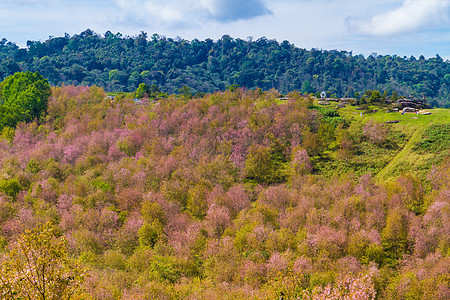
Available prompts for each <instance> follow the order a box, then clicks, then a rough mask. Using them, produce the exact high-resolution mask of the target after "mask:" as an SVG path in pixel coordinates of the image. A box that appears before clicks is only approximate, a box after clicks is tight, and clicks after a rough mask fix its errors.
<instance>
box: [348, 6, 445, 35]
mask: <svg viewBox="0 0 450 300" xmlns="http://www.w3.org/2000/svg"><path fill="white" fill-rule="evenodd" d="M449 6H450V1H449V0H405V1H404V2H403V4H402V6H400V7H399V8H397V9H393V10H390V11H388V12H386V13H382V14H377V15H374V16H372V17H371V18H369V20H363V19H361V18H359V19H349V20H348V24H349V27H350V28H351V29H352V30H355V31H358V32H361V33H364V34H369V35H374V36H394V35H399V34H405V33H411V32H415V31H418V30H420V29H423V28H426V27H429V26H430V25H436V24H439V23H440V22H445V21H446V15H447V9H448V8H449Z"/></svg>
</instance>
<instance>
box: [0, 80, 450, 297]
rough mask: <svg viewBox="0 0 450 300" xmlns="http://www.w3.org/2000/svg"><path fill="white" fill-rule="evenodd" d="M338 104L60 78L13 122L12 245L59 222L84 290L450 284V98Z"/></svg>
mask: <svg viewBox="0 0 450 300" xmlns="http://www.w3.org/2000/svg"><path fill="white" fill-rule="evenodd" d="M336 104H337V103H334V104H331V105H328V106H322V105H320V104H319V102H318V101H317V99H315V98H313V97H311V96H305V95H302V94H300V93H297V92H293V93H289V94H288V95H287V97H286V98H281V95H280V94H279V92H277V91H276V90H270V91H267V92H264V91H261V90H248V89H243V88H237V89H234V90H233V91H230V90H227V91H224V92H216V93H213V94H207V95H205V96H203V97H193V98H191V97H190V95H189V94H184V95H178V96H177V95H170V96H168V97H167V98H163V99H159V100H158V101H150V100H149V99H147V98H145V97H144V99H143V100H141V101H134V100H133V98H132V97H127V96H124V95H117V96H116V97H107V94H106V93H105V91H104V90H103V89H102V88H100V87H85V86H73V85H69V86H62V87H53V88H52V96H51V98H50V100H49V102H48V107H47V115H46V116H44V117H42V118H41V119H40V121H39V122H38V121H37V120H35V121H34V122H31V123H23V122H22V123H19V124H18V125H17V128H15V129H13V128H9V127H5V128H4V129H3V131H2V136H1V139H0V166H1V171H2V172H1V174H0V249H1V250H2V251H3V253H2V254H3V255H4V254H6V253H10V252H8V251H10V250H9V249H13V248H9V247H14V245H15V244H14V241H16V240H17V239H18V238H19V237H20V235H21V234H22V233H23V232H24V231H25V230H26V229H32V228H34V227H35V226H36V225H38V224H41V223H45V222H47V221H50V222H52V224H53V225H52V226H53V229H54V232H55V233H56V236H57V237H65V238H66V240H67V252H68V253H69V258H70V259H71V260H73V261H77V262H78V263H80V264H81V265H82V266H83V267H86V268H88V271H87V275H88V276H87V277H86V279H85V281H84V283H83V285H82V286H81V288H78V289H77V290H76V295H77V296H79V298H80V299H81V298H82V299H89V297H92V298H94V299H278V298H279V297H280V296H284V297H285V298H286V299H297V297H300V298H302V299H322V298H321V297H325V296H326V295H334V296H336V297H342V295H348V296H349V297H352V295H355V294H356V293H357V294H358V295H360V299H373V298H374V296H375V295H376V297H377V299H406V298H413V299H445V298H448V297H449V296H450V291H449V290H448V286H449V283H450V282H449V277H448V269H449V267H450V258H449V254H450V251H449V249H450V236H449V231H448V217H449V211H450V210H449V208H450V206H449V205H450V201H449V199H450V197H449V189H450V185H449V183H450V160H449V148H450V147H449V144H450V141H449V135H448V131H449V124H450V114H449V111H448V110H446V109H432V110H429V111H430V112H431V115H416V114H412V113H406V114H403V115H402V114H400V113H399V112H392V113H388V112H385V107H383V106H373V107H372V106H366V107H365V110H359V109H357V108H358V107H357V106H352V105H347V106H346V107H343V108H339V109H336V108H334V106H335V105H336ZM375 110H377V111H375ZM363 111H364V115H363V114H362V112H363ZM391 120H399V121H400V122H399V123H395V124H386V121H391ZM2 260H3V259H0V261H2ZM0 276H1V274H0ZM2 287H3V286H2V285H0V292H4V291H5V290H4V289H3V288H2Z"/></svg>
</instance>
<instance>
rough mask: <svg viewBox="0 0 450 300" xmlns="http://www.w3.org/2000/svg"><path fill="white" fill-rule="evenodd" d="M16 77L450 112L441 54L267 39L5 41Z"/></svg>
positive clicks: (2, 74)
mask: <svg viewBox="0 0 450 300" xmlns="http://www.w3.org/2000/svg"><path fill="white" fill-rule="evenodd" d="M17 71H32V72H35V71H39V72H40V74H42V75H43V76H44V77H45V78H47V79H48V80H49V82H50V83H51V84H52V85H61V84H66V85H67V84H75V85H97V86H100V87H103V88H105V90H107V91H134V90H136V88H137V87H138V86H139V84H140V83H146V84H148V85H151V84H156V85H157V86H158V87H159V88H160V89H161V90H162V91H163V92H167V93H176V92H178V90H179V89H180V88H182V87H183V86H187V87H189V88H191V91H193V92H194V93H195V92H213V91H217V90H224V89H226V87H227V86H230V85H233V84H236V85H239V86H243V87H246V88H249V89H253V88H261V89H263V90H269V89H271V88H275V89H278V90H279V91H280V92H282V93H287V92H289V91H293V90H299V91H301V92H307V93H318V92H320V91H323V90H325V91H328V92H329V93H330V94H335V95H336V96H338V97H344V96H350V97H353V96H354V95H355V93H356V92H358V93H361V92H364V91H365V90H368V89H370V90H379V91H387V92H388V93H392V92H394V91H395V92H397V93H398V94H399V95H405V96H409V95H411V94H412V95H413V96H414V97H420V98H422V97H427V99H428V102H429V103H430V104H431V105H432V106H445V107H449V106H450V64H449V62H448V61H444V60H443V59H442V58H441V57H440V56H439V55H436V57H434V58H430V59H425V58H424V57H423V56H420V57H419V58H417V59H416V58H415V57H410V58H407V57H399V56H396V55H385V56H381V55H378V56H377V55H375V54H374V55H371V56H369V57H367V58H365V57H364V56H363V55H353V54H352V53H351V52H347V51H337V50H332V51H323V50H318V49H311V50H305V49H301V48H297V47H296V46H294V45H292V44H290V43H289V42H288V41H283V42H282V43H279V42H277V41H275V40H269V39H266V38H264V37H263V38H260V39H258V40H256V41H252V40H242V39H234V38H232V37H230V36H228V35H225V36H223V37H222V38H221V39H219V40H218V41H213V40H211V39H207V40H205V41H199V40H196V39H195V40H193V41H187V40H183V39H181V38H175V39H172V38H166V37H163V36H159V35H158V34H154V35H153V36H151V37H148V36H147V34H146V33H145V32H141V34H139V35H138V36H134V37H130V36H122V35H121V34H120V33H117V34H113V33H111V32H109V31H108V32H106V33H105V34H103V35H100V34H96V33H94V32H93V31H92V30H86V31H83V32H81V33H80V34H77V35H74V36H69V35H67V34H66V35H65V36H64V37H51V38H49V39H48V40H46V41H43V42H41V41H29V42H28V43H27V48H26V49H21V48H19V47H18V46H17V45H15V44H14V43H12V42H8V41H7V40H6V39H3V40H2V41H1V42H0V79H1V80H3V79H4V78H6V77H7V76H8V75H11V74H13V73H15V72H17Z"/></svg>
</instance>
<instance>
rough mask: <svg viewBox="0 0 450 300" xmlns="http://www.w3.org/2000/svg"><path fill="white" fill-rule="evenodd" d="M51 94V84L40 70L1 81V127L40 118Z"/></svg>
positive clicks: (19, 73)
mask: <svg viewBox="0 0 450 300" xmlns="http://www.w3.org/2000/svg"><path fill="white" fill-rule="evenodd" d="M50 95H51V91H50V85H49V84H48V82H47V80H46V79H44V78H43V77H42V76H41V75H40V74H39V73H38V72H35V73H31V72H25V73H21V72H18V73H15V74H14V75H11V76H8V77H7V78H6V79H5V80H4V81H3V82H1V83H0V128H3V127H4V126H9V127H15V126H16V124H17V123H19V122H21V121H25V122H30V121H32V120H34V119H35V118H39V117H40V116H41V114H42V113H43V112H45V111H46V110H47V102H48V99H49V97H50Z"/></svg>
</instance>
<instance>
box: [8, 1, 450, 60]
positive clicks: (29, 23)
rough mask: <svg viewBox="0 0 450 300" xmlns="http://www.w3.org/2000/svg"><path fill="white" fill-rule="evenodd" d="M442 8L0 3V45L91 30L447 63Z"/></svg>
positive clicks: (426, 4)
mask: <svg viewBox="0 0 450 300" xmlns="http://www.w3.org/2000/svg"><path fill="white" fill-rule="evenodd" d="M449 11H450V0H0V38H6V39H8V40H9V41H12V42H15V43H16V44H17V45H19V46H21V47H24V46H25V45H26V41H27V40H42V41H44V40H46V39H48V38H49V36H50V35H51V36H63V35H64V33H68V34H70V35H73V34H77V33H80V32H81V31H83V30H85V29H88V28H89V29H92V30H94V31H95V32H97V33H99V34H103V33H105V32H106V31H108V30H110V31H112V32H114V33H116V32H121V33H122V34H123V35H131V36H134V35H138V34H139V33H140V32H141V31H145V32H147V33H148V34H149V36H151V35H152V34H153V33H158V34H160V35H165V36H167V37H177V36H179V37H181V38H184V39H187V40H191V39H194V38H198V39H200V40H203V39H206V38H212V39H214V40H217V39H219V38H220V37H221V36H223V35H225V34H229V35H231V36H232V37H235V38H243V39H247V38H248V37H252V38H253V39H254V40H256V39H258V38H260V37H263V36H264V37H266V38H268V39H276V40H277V41H279V42H281V41H283V40H288V41H290V42H291V43H293V44H295V45H296V46H297V47H300V48H306V49H311V48H318V49H324V50H331V49H338V50H347V51H353V54H364V55H366V56H367V55H369V54H371V53H378V54H382V55H383V54H397V55H400V56H408V57H409V56H411V55H414V56H416V57H418V56H419V55H424V56H425V57H434V56H435V55H436V54H439V55H440V56H442V57H443V58H445V59H450V21H449Z"/></svg>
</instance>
